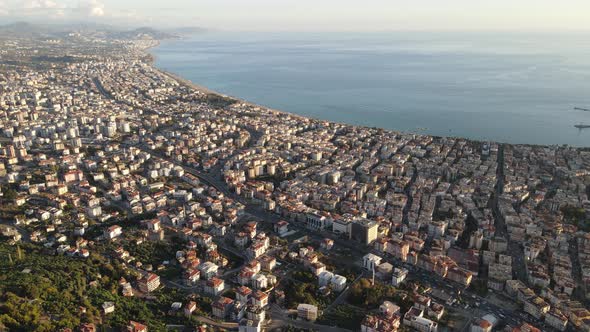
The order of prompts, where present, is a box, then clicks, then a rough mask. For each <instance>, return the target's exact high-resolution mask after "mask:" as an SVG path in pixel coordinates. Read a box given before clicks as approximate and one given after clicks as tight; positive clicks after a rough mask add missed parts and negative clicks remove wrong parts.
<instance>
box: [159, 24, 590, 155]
mask: <svg viewBox="0 0 590 332" xmlns="http://www.w3.org/2000/svg"><path fill="white" fill-rule="evenodd" d="M589 37H590V36H589V35H588V34H584V33H577V32H576V33H569V34H558V33H548V34H542V33H530V34H529V33H456V32H445V33H428V32H411V33H410V32H382V33H356V34H350V33H286V32H285V33H229V32H208V33H202V34H198V35H195V36H193V37H191V38H188V39H183V40H175V41H168V42H164V43H162V45H161V46H160V47H158V48H156V49H154V50H153V53H154V55H155V56H156V65H157V66H158V67H159V68H162V69H164V70H168V71H170V72H173V73H176V74H178V75H180V76H182V77H184V78H187V79H189V80H191V81H193V82H195V83H197V84H200V85H203V86H206V87H208V88H210V89H212V90H216V91H219V92H222V93H225V94H227V95H231V96H235V97H239V98H242V99H245V100H248V101H251V102H254V103H258V104H261V105H265V106H268V107H271V108H275V109H280V110H284V111H288V112H292V113H296V114H301V115H305V116H310V117H314V118H319V119H327V120H331V121H337V122H345V123H349V124H355V125H364V126H375V127H382V128H387V129H393V130H399V131H404V132H417V133H425V134H431V135H442V136H460V137H467V138H472V139H481V140H494V141H500V142H510V143H527V144H544V145H552V144H569V145H574V146H590V129H587V130H581V131H580V130H578V129H576V128H574V127H573V126H574V124H580V123H587V124H590V112H582V111H576V110H574V109H573V108H574V107H576V106H577V107H587V108H590V43H588V40H589Z"/></svg>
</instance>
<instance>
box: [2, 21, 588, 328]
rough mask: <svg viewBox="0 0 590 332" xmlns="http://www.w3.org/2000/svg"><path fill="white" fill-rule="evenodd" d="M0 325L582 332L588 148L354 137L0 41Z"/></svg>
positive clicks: (83, 48)
mask: <svg viewBox="0 0 590 332" xmlns="http://www.w3.org/2000/svg"><path fill="white" fill-rule="evenodd" d="M2 38H3V39H2V40H1V42H2V43H3V45H6V46H8V47H3V48H2V49H1V50H0V127H1V129H2V131H1V133H0V136H1V137H0V184H1V187H0V188H1V190H0V224H1V225H0V230H1V234H2V237H1V239H2V242H1V243H0V257H1V259H0V262H1V263H0V271H2V273H1V276H0V290H1V291H0V294H2V295H0V331H4V330H7V331H21V330H22V331H105V330H116V331H119V330H124V331H148V329H149V331H165V330H178V331H183V330H190V331H218V330H236V331H244V332H246V331H247V332H250V331H363V332H365V331H370V332H373V331H413V330H417V331H492V330H493V331H531V332H532V331H589V330H590V311H589V310H588V308H589V303H590V302H589V299H590V293H588V285H589V283H590V233H588V232H589V231H590V224H589V223H588V216H589V210H588V209H589V208H590V201H589V200H588V194H589V192H590V191H589V189H590V187H589V185H590V172H589V170H590V151H588V150H587V149H582V148H573V147H568V146H532V145H511V144H500V143H494V142H477V141H471V140H467V139H462V138H452V137H433V136H427V135H420V134H412V133H400V132H393V131H388V130H383V129H378V128H367V127H358V126H351V125H346V124H341V123H333V122H328V121H322V120H317V119H311V118H306V117H302V116H298V115H294V114H289V113H285V112H281V111H276V110H272V109H269V108H266V107H263V106H258V105H254V104H251V103H248V102H246V101H242V100H238V99H235V98H232V97H228V96H224V95H220V94H217V93H214V92H211V91H208V90H206V89H204V88H201V87H198V86H195V85H193V84H192V83H190V82H187V81H184V80H183V79H180V78H177V77H176V76H174V75H173V74H170V73H168V72H165V71H162V70H159V69H157V68H155V66H154V65H153V63H152V61H153V59H152V56H151V55H150V54H149V50H150V48H152V47H154V46H156V45H157V44H158V43H159V41H158V40H157V38H154V37H152V36H149V34H145V33H144V34H141V35H138V36H137V37H136V38H130V39H118V38H116V37H105V36H104V35H101V34H89V33H84V32H71V33H69V34H67V35H65V36H64V37H63V38H62V39H51V40H41V39H23V38H10V37H2Z"/></svg>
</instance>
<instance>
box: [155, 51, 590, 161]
mask: <svg viewBox="0 0 590 332" xmlns="http://www.w3.org/2000/svg"><path fill="white" fill-rule="evenodd" d="M160 46H161V41H160V40H158V41H157V43H156V45H153V46H151V47H148V48H146V49H145V50H144V51H145V52H146V54H148V55H149V57H150V65H151V66H152V67H153V68H154V69H155V70H157V71H159V72H161V73H163V74H164V75H166V76H168V77H170V78H171V79H174V80H176V81H178V82H179V84H182V85H184V86H186V87H189V88H191V89H193V90H196V91H199V92H201V93H205V94H213V95H217V96H221V97H225V98H231V99H234V100H236V102H238V103H240V104H244V105H247V106H251V107H260V108H264V109H266V110H268V111H271V112H274V113H281V114H288V115H290V116H292V117H296V118H300V119H302V118H305V119H311V120H315V121H322V122H328V123H336V124H341V125H346V126H351V127H359V128H375V129H380V130H384V131H388V132H392V133H395V134H402V135H416V136H422V137H432V138H449V139H460V140H464V141H467V142H470V143H478V144H483V143H496V144H498V145H508V146H526V147H544V148H551V147H563V146H566V147H570V148H575V149H580V150H590V145H586V146H572V145H569V144H531V143H512V142H505V141H499V140H483V139H473V138H468V137H462V136H450V135H449V136H447V135H431V134H426V133H418V132H413V131H402V130H394V129H386V128H383V127H371V126H364V125H358V124H350V123H346V122H340V121H332V120H326V119H320V118H314V117H309V116H304V115H299V114H295V113H291V112H288V111H283V110H278V109H274V108H271V107H268V106H264V105H259V104H255V103H252V102H249V101H247V100H244V99H242V98H240V97H235V96H231V95H227V94H224V93H221V92H219V91H215V90H211V89H209V88H207V87H205V86H203V85H200V84H197V83H195V82H193V81H191V80H189V79H186V78H183V77H181V76H180V74H176V73H171V72H169V71H166V70H164V69H162V68H159V67H158V66H156V64H155V59H156V55H154V54H153V53H152V52H151V50H152V49H154V48H157V47H160Z"/></svg>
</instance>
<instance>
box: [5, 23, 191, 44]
mask: <svg viewBox="0 0 590 332" xmlns="http://www.w3.org/2000/svg"><path fill="white" fill-rule="evenodd" d="M71 32H78V33H82V34H86V35H89V36H95V37H101V38H110V39H145V38H151V39H157V40H163V39H171V38H178V36H179V35H180V34H178V33H173V32H166V31H160V30H156V29H153V28H149V27H140V28H136V29H132V30H125V29H121V28H117V27H113V26H109V25H105V24H96V23H70V24H32V23H27V22H15V23H11V24H7V25H3V26H0V36H10V37H17V38H63V37H66V36H67V35H68V34H69V33H71Z"/></svg>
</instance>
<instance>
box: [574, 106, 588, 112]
mask: <svg viewBox="0 0 590 332" xmlns="http://www.w3.org/2000/svg"><path fill="white" fill-rule="evenodd" d="M574 110H576V111H584V112H590V109H588V108H582V107H574Z"/></svg>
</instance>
